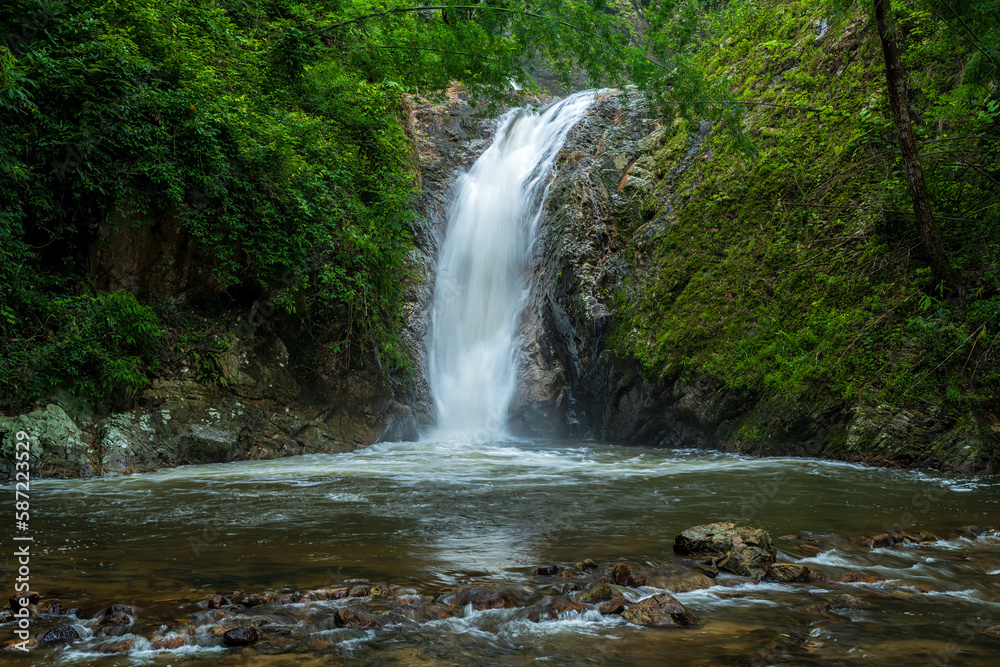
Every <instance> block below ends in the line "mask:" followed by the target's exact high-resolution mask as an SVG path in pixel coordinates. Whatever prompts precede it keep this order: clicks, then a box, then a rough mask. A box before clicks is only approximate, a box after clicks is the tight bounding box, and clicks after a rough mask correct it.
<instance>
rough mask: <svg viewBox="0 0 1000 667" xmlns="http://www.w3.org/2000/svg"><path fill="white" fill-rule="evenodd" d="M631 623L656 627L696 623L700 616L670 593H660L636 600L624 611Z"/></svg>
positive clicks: (625, 616) (623, 616)
mask: <svg viewBox="0 0 1000 667" xmlns="http://www.w3.org/2000/svg"><path fill="white" fill-rule="evenodd" d="M622 618H624V619H625V620H626V621H628V622H629V623H635V624H636V625H646V626H649V627H654V628H668V627H685V626H690V625H695V624H696V623H697V622H698V617H697V616H695V614H694V612H692V611H691V610H690V609H688V608H687V607H685V606H684V605H683V604H681V603H680V602H679V601H678V600H677V598H675V597H674V596H673V595H670V594H669V593H660V594H658V595H654V596H652V597H649V598H646V599H645V600H640V601H639V602H636V603H635V604H633V605H632V606H631V607H629V608H628V609H626V610H625V611H624V612H623V613H622Z"/></svg>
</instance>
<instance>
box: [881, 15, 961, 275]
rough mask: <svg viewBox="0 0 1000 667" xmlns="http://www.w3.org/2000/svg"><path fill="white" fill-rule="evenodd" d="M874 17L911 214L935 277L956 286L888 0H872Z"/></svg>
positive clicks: (954, 273)
mask: <svg viewBox="0 0 1000 667" xmlns="http://www.w3.org/2000/svg"><path fill="white" fill-rule="evenodd" d="M874 2H875V21H876V23H877V25H878V35H879V40H880V41H881V43H882V55H883V57H884V59H885V79H886V87H887V92H888V94H889V105H890V107H891V108H892V120H893V124H894V125H895V127H896V138H897V140H898V141H899V151H900V153H901V155H902V159H903V171H904V172H905V173H906V183H907V185H908V186H909V189H910V198H911V200H912V202H913V217H914V220H915V222H916V225H917V231H918V232H919V234H920V244H921V246H922V247H923V250H924V254H926V255H927V260H928V261H929V262H930V265H931V269H932V270H933V271H934V275H935V277H936V278H937V279H938V280H940V281H941V282H942V283H944V284H945V285H946V286H948V287H949V288H952V289H958V288H959V287H960V285H959V276H958V273H957V272H956V271H955V269H954V267H952V265H951V262H950V261H949V260H948V256H947V255H946V254H945V251H944V246H943V244H942V243H941V230H940V229H939V227H938V224H937V221H936V220H935V219H934V212H933V208H932V205H931V198H930V195H929V194H928V192H927V183H926V182H925V180H924V169H923V166H922V165H921V162H920V153H919V151H918V150H917V139H916V137H915V136H914V133H913V121H912V120H911V118H910V109H909V103H908V90H907V84H906V72H905V70H904V69H903V64H902V62H901V60H900V56H899V46H898V45H897V44H896V36H895V34H894V33H893V31H892V30H891V28H890V27H889V24H888V21H887V19H886V5H887V4H888V0H874Z"/></svg>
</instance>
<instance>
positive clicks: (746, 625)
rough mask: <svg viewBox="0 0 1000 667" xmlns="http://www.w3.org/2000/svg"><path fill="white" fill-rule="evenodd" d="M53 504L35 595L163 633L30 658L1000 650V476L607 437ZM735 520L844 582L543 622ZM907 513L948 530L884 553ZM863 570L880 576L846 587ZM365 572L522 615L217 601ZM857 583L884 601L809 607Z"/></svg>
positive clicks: (182, 479) (201, 476)
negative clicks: (417, 615)
mask: <svg viewBox="0 0 1000 667" xmlns="http://www.w3.org/2000/svg"><path fill="white" fill-rule="evenodd" d="M32 491H33V496H32V498H33V502H32V507H33V508H35V507H37V510H36V511H37V515H35V516H34V517H33V518H34V524H33V526H34V527H35V528H36V541H37V543H36V551H35V554H34V557H33V571H34V572H36V573H37V574H36V575H35V579H34V582H35V585H34V586H33V588H34V589H35V590H36V591H37V592H39V593H41V594H42V595H43V596H44V597H47V598H49V599H52V598H56V599H59V600H60V601H63V606H64V607H68V606H72V607H77V608H78V611H77V612H76V613H75V615H74V616H73V619H72V620H73V621H74V622H76V623H78V624H80V627H81V634H85V632H84V631H85V630H86V629H87V628H92V627H95V626H94V623H93V621H90V620H89V619H92V618H94V617H95V615H97V614H99V612H101V610H103V609H104V608H105V607H107V606H108V605H110V604H112V603H124V604H129V605H132V606H134V607H135V608H136V609H137V613H136V616H137V622H136V625H135V626H134V627H133V628H131V630H130V632H131V633H133V634H134V635H135V636H136V637H142V638H143V641H145V642H146V643H145V644H142V643H141V642H138V643H137V644H136V645H135V646H134V648H133V650H132V651H131V652H130V653H127V654H125V655H118V656H116V657H106V656H102V655H101V654H99V653H97V652H96V651H97V648H96V647H98V646H103V645H104V644H101V643H100V642H99V641H98V639H97V638H89V639H85V640H84V641H82V642H79V643H76V644H73V645H71V646H69V647H51V648H41V649H36V650H34V651H32V653H31V654H29V656H26V657H22V656H19V655H17V654H10V653H8V654H7V655H6V656H5V660H7V659H8V658H9V662H10V663H11V664H23V665H27V664H66V663H74V664H82V663H87V664H108V665H110V664H118V665H125V664H137V665H138V664H156V665H160V664H164V665H165V664H173V665H178V664H192V665H202V664H204V665H209V664H213V665H214V664H224V662H222V661H224V660H229V661H230V662H229V663H225V664H261V665H264V664H267V665H272V664H275V665H278V664H280V665H284V664H289V665H291V664H296V665H302V664H352V665H353V664H359V665H367V664H372V665H374V664H455V665H469V664H483V665H485V664H527V663H531V662H534V661H536V660H544V661H547V662H549V663H550V664H564V665H568V664H609V665H612V664H614V665H618V664H620V665H648V664H658V663H659V662H661V661H662V660H663V657H664V656H670V657H671V658H672V659H673V660H674V661H675V662H674V664H789V665H791V664H824V665H830V664H854V661H855V660H856V659H861V658H863V660H862V663H863V664H878V665H900V664H913V665H922V664H933V663H932V662H931V661H933V660H935V659H937V658H940V657H942V656H944V657H947V658H948V660H949V662H950V663H951V664H964V665H977V664H982V665H987V664H993V662H992V660H991V655H992V657H995V655H996V654H995V653H992V651H994V650H995V649H996V646H997V645H996V644H991V643H989V642H988V641H986V640H981V639H978V638H970V637H971V635H969V632H968V628H970V627H971V628H981V627H985V625H996V624H997V623H1000V592H998V583H1000V540H998V539H996V538H994V537H988V536H984V537H981V538H980V539H978V540H971V539H967V538H963V537H955V530H956V529H957V528H959V527H961V526H964V525H966V524H979V525H984V526H985V525H994V526H996V525H998V524H1000V493H998V491H1000V481H996V480H988V479H966V478H949V477H944V476H938V475H934V474H928V473H920V472H911V471H894V470H881V469H871V468H865V467H861V466H855V465H849V464H841V463H833V462H826V461H815V460H802V459H750V458H742V457H737V456H731V455H726V454H719V453H711V452H700V451H677V450H661V449H645V448H636V447H626V446H615V445H604V444H594V443H578V442H535V443H528V442H494V443H486V444H478V445H477V446H475V447H470V446H468V444H463V443H456V442H450V443H440V442H420V443H383V444H379V445H375V446H373V447H370V448H368V449H364V450H359V451H357V452H353V453H349V454H338V455H312V456H303V457H294V458H288V459H281V460H277V461H260V462H246V463H231V464H219V465H206V466H190V467H184V468H178V469H174V470H164V471H160V472H155V473H149V474H140V475H131V476H127V477H116V478H105V479H90V480H41V481H39V482H37V483H32ZM725 520H728V521H734V522H736V523H738V524H746V525H752V526H757V527H760V528H764V529H766V530H768V531H770V532H771V534H772V535H773V536H774V537H775V541H776V544H777V546H778V549H779V556H778V559H779V560H780V561H785V562H799V563H803V564H806V565H808V566H809V567H811V568H814V569H816V570H819V571H821V572H822V573H824V574H825V575H826V576H827V578H828V580H825V581H813V582H808V583H793V584H779V583H768V582H763V583H760V584H754V583H752V582H750V581H748V580H745V579H741V578H739V577H735V576H734V575H728V574H725V573H723V574H720V575H719V577H718V578H717V579H716V580H715V585H713V586H712V587H710V588H705V589H703V590H693V591H689V592H683V593H678V594H677V597H678V599H679V600H681V601H682V602H683V603H684V604H685V605H687V606H688V607H689V608H690V609H691V610H692V611H694V612H695V613H696V614H697V615H698V617H699V627H697V628H690V629H677V630H653V629H646V628H640V627H638V626H633V625H630V624H628V623H626V622H625V621H624V620H622V618H621V617H620V616H601V615H600V614H599V613H598V612H597V611H595V610H593V609H590V610H586V611H582V612H577V611H566V612H564V613H560V614H559V615H558V616H557V617H553V618H548V619H545V618H543V619H541V620H532V619H531V618H529V617H528V616H527V611H526V609H528V608H530V607H532V605H534V606H536V607H537V606H538V604H540V602H539V601H540V600H542V601H544V600H547V599H549V598H548V597H547V596H549V595H552V594H554V593H555V592H556V590H557V589H558V587H560V586H563V587H565V586H567V585H569V584H571V583H572V582H573V581H574V580H573V579H571V578H567V579H562V578H559V577H554V576H553V577H543V576H539V575H537V574H536V573H535V570H536V569H537V568H538V567H541V566H547V565H555V566H558V567H559V568H572V566H573V564H574V563H577V562H579V561H582V560H583V559H585V558H590V559H593V560H594V561H596V562H598V563H600V564H601V567H607V564H613V563H615V562H619V561H627V562H629V563H630V564H631V565H632V567H633V568H634V569H636V570H637V571H642V572H646V573H647V574H649V577H650V578H649V585H647V586H643V587H639V588H635V589H634V590H630V591H628V594H629V596H630V597H631V599H636V600H637V599H639V598H642V597H646V596H648V595H651V594H653V593H656V592H658V591H659V590H662V589H660V588H657V584H660V585H666V584H665V582H666V581H667V580H666V579H663V578H662V577H660V578H657V576H658V575H657V573H662V572H664V571H667V570H671V569H672V568H673V569H676V568H677V567H678V565H679V564H680V560H679V559H678V558H677V557H676V556H675V555H674V554H673V552H672V548H671V545H672V541H673V538H674V536H675V535H676V534H677V533H679V532H680V531H682V530H683V529H685V528H687V527H689V526H692V525H697V524H704V523H709V522H713V521H725ZM898 524H902V525H903V527H904V528H905V529H906V530H909V531H913V532H917V531H920V530H927V531H930V532H933V533H936V534H938V535H939V536H940V537H941V538H942V540H941V541H940V542H938V543H937V544H930V545H920V546H917V545H910V546H905V547H904V546H900V547H897V548H892V549H875V550H869V549H867V548H865V547H863V546H861V545H860V544H859V543H858V539H859V538H861V537H862V536H870V535H874V534H877V533H881V532H884V531H885V530H886V528H887V527H892V526H894V525H898ZM779 536H787V537H785V538H779ZM793 538H794V539H793ZM671 571H672V570H671ZM844 572H861V573H865V574H868V575H874V578H875V579H877V581H872V582H871V583H838V582H834V581H831V580H829V579H833V578H834V577H836V576H837V575H839V574H842V573H844ZM356 579H367V580H369V581H371V582H372V583H373V584H374V583H375V582H386V583H387V584H392V585H394V586H398V587H400V588H399V590H400V591H402V592H401V593H400V595H403V594H406V595H410V596H424V597H426V598H427V599H428V600H441V599H444V598H447V596H448V595H451V594H454V592H455V591H457V590H460V589H462V588H463V587H468V586H475V585H490V586H497V585H502V586H507V587H508V588H509V589H510V590H511V591H513V593H512V595H514V596H515V598H516V599H517V601H518V607H517V608H513V609H490V610H484V611H475V610H473V609H472V608H471V607H469V608H466V609H464V610H463V609H461V608H459V609H456V610H455V611H454V613H452V614H450V615H449V616H448V617H447V618H439V619H436V620H435V619H431V620H428V621H427V622H420V623H418V622H410V621H406V622H403V621H393V622H389V623H388V624H387V625H386V626H385V627H383V628H382V629H380V630H377V631H372V630H369V631H361V630H347V629H344V628H332V626H329V624H328V625H324V624H323V622H322V618H324V617H325V616H324V614H325V615H329V614H330V613H333V611H334V610H335V609H336V608H338V605H342V604H344V602H343V601H340V600H333V601H328V602H324V601H314V602H309V603H302V604H285V605H282V606H261V607H255V608H253V609H249V610H246V611H245V612H241V613H242V614H243V615H242V616H240V615H239V614H237V616H236V617H235V618H230V619H228V620H223V616H221V615H220V612H218V611H217V612H211V611H209V610H207V609H205V600H206V599H207V598H208V597H209V596H211V595H212V594H215V593H224V592H227V591H234V590H242V591H244V592H246V593H275V592H279V593H280V592H281V591H286V592H294V591H305V590H310V589H316V588H322V587H331V586H338V585H340V584H341V583H342V582H345V581H350V580H356ZM558 590H560V591H561V590H563V589H558ZM844 593H847V594H850V595H853V596H856V597H859V598H860V599H863V600H864V601H865V602H866V603H868V604H870V606H867V605H866V606H865V608H861V609H843V610H833V611H829V612H826V613H813V612H811V611H809V610H810V609H812V608H813V607H815V606H816V605H817V604H819V603H821V602H823V601H824V600H828V599H829V598H830V597H831V596H834V595H840V594H844ZM373 604H374V603H373ZM380 604H381V603H380ZM387 618H391V617H387ZM262 619H263V620H262ZM265 621H266V622H267V623H270V624H272V625H273V624H278V625H280V626H282V627H286V626H287V630H288V632H289V633H290V634H289V635H288V638H287V641H285V642H284V643H281V644H277V645H276V644H267V643H263V642H262V644H261V645H259V646H258V647H257V648H256V649H247V651H248V653H246V654H241V653H239V651H238V650H236V652H235V653H234V650H232V649H229V650H228V652H227V649H223V648H222V647H221V645H220V639H219V637H218V636H216V635H213V634H212V629H213V628H216V627H219V626H220V624H221V623H224V622H229V623H244V622H246V623H247V624H252V623H263V622H265ZM990 621H992V623H991V622H990ZM44 622H45V621H44V619H42V620H39V621H38V623H39V625H38V627H42V625H44ZM54 622H56V621H53V623H54ZM88 623H90V625H88ZM9 627H11V626H9V625H2V626H0V632H6V630H5V628H9ZM170 632H176V633H180V634H181V635H182V636H183V637H184V638H185V642H186V643H185V645H184V646H183V647H182V648H177V649H174V650H160V651H156V650H152V649H151V648H149V642H148V641H147V640H148V639H151V638H152V637H153V636H154V635H157V634H164V633H170ZM967 635H969V636H967ZM293 640H294V641H293ZM268 647H270V648H268ZM268 652H273V653H276V654H277V655H274V656H266V655H265V654H266V653H268ZM762 652H763V655H766V656H770V657H769V658H768V659H767V660H765V661H763V662H761V661H760V660H761V659H760V658H755V656H759V655H760V654H762ZM393 661H395V662H393Z"/></svg>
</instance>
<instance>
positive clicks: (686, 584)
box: [648, 570, 718, 593]
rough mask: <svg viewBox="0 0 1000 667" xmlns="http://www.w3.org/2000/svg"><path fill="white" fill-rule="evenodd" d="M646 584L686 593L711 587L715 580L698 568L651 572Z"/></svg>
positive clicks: (673, 591)
mask: <svg viewBox="0 0 1000 667" xmlns="http://www.w3.org/2000/svg"><path fill="white" fill-rule="evenodd" d="M716 572H718V571H716ZM648 584H649V585H650V586H652V587H654V588H664V589H666V590H668V591H670V592H672V593H687V592H689V591H697V590H701V589H704V588H711V587H712V586H714V585H715V580H714V579H712V578H711V577H709V576H708V575H707V574H705V573H703V572H701V571H698V570H682V571H679V572H669V573H656V574H652V575H650V577H649V581H648Z"/></svg>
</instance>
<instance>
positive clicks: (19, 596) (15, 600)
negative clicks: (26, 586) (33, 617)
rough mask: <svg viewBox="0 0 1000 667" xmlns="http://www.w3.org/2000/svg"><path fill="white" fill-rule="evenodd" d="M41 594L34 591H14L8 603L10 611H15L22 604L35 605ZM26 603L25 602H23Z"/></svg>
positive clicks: (18, 609) (19, 608) (22, 605)
mask: <svg viewBox="0 0 1000 667" xmlns="http://www.w3.org/2000/svg"><path fill="white" fill-rule="evenodd" d="M39 600H41V596H40V595H39V594H38V593H35V592H34V591H24V592H23V593H15V594H14V595H12V596H10V600H9V602H8V604H9V605H10V609H11V611H13V612H14V613H17V612H18V611H20V610H21V608H22V607H24V606H31V605H37V604H38V602H39ZM25 603H26V604H25Z"/></svg>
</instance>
